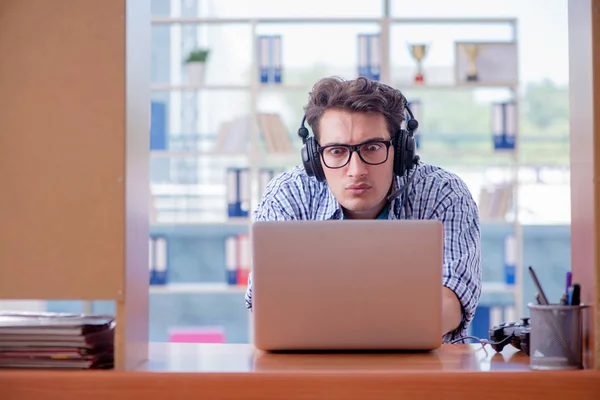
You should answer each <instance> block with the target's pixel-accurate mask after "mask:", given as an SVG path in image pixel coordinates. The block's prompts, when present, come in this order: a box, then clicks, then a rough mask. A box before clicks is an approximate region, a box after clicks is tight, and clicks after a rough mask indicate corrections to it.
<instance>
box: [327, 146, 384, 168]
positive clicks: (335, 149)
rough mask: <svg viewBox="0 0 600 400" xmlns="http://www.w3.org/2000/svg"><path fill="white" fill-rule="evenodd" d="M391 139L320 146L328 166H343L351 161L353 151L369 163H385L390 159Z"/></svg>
mask: <svg viewBox="0 0 600 400" xmlns="http://www.w3.org/2000/svg"><path fill="white" fill-rule="evenodd" d="M391 145H392V141H391V140H380V139H371V140H367V141H366V142H363V143H359V144H356V145H350V144H331V145H327V146H320V147H319V153H321V158H322V159H323V163H324V164H325V165H326V166H327V167H328V168H332V169H335V168H342V167H344V166H345V165H346V164H348V163H349V162H350V158H351V157H352V153H353V152H357V153H358V156H359V157H360V159H361V160H362V161H363V162H364V163H365V164H369V165H378V164H383V163H384V162H386V161H387V159H388V154H389V152H388V149H389V148H390V146H391Z"/></svg>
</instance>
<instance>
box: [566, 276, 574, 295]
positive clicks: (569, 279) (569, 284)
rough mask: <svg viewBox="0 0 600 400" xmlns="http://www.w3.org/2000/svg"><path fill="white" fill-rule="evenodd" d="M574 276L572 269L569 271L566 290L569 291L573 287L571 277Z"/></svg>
mask: <svg viewBox="0 0 600 400" xmlns="http://www.w3.org/2000/svg"><path fill="white" fill-rule="evenodd" d="M572 278H573V273H572V272H571V271H568V272H567V284H566V286H565V292H567V291H569V288H570V287H571V279H572Z"/></svg>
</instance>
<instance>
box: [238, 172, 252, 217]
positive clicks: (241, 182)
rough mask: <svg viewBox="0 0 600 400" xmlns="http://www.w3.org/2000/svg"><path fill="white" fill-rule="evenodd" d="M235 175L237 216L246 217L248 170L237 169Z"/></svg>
mask: <svg viewBox="0 0 600 400" xmlns="http://www.w3.org/2000/svg"><path fill="white" fill-rule="evenodd" d="M236 176H237V185H236V186H237V188H238V194H237V196H238V199H239V209H238V210H237V211H238V217H247V216H248V215H249V212H250V170H249V169H248V168H243V169H239V170H238V171H237V175H236Z"/></svg>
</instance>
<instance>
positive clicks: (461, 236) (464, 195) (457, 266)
mask: <svg viewBox="0 0 600 400" xmlns="http://www.w3.org/2000/svg"><path fill="white" fill-rule="evenodd" d="M439 194H440V195H441V197H440V198H438V200H439V203H438V207H436V208H437V209H436V213H435V214H437V215H436V218H439V219H440V220H442V222H443V223H444V267H443V282H442V283H443V286H444V289H443V297H442V298H443V300H442V312H443V319H442V327H443V329H444V338H443V339H444V341H445V342H448V341H450V340H453V339H456V338H458V337H460V336H462V335H463V334H464V331H465V330H466V328H467V327H468V326H469V324H470V323H471V321H472V320H473V317H474V315H475V309H476V308H477V305H478V303H479V298H480V296H481V282H482V279H481V233H480V230H479V217H478V212H477V206H476V204H475V201H474V200H473V198H472V196H471V194H470V193H469V192H468V189H467V188H466V185H465V184H464V183H463V182H462V181H460V180H456V181H451V182H449V183H448V184H447V185H445V187H444V188H443V190H441V191H440V192H439Z"/></svg>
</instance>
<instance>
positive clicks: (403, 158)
mask: <svg viewBox="0 0 600 400" xmlns="http://www.w3.org/2000/svg"><path fill="white" fill-rule="evenodd" d="M404 109H405V110H406V114H407V115H408V118H407V120H406V130H405V129H402V128H400V130H399V131H398V132H397V133H396V134H395V135H394V136H393V137H392V145H393V147H394V173H395V174H396V175H397V176H403V175H404V174H405V173H407V172H408V171H410V170H411V169H413V168H414V167H415V166H416V165H417V164H418V163H419V156H417V155H415V150H416V144H415V138H414V132H415V131H416V130H417V128H418V127H419V122H418V121H417V120H416V119H414V116H413V113H412V111H411V110H410V108H409V107H408V105H405V106H404ZM305 123H306V114H304V117H302V123H301V124H300V129H298V136H300V137H301V138H302V143H303V146H302V152H301V154H302V163H303V164H304V169H305V171H306V174H307V175H308V176H314V177H315V178H316V179H317V180H318V181H319V182H324V181H325V173H324V172H323V165H322V164H321V155H320V154H319V144H318V143H317V141H316V139H315V138H314V136H313V137H310V138H309V137H308V135H309V133H308V129H307V128H306V125H305Z"/></svg>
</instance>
